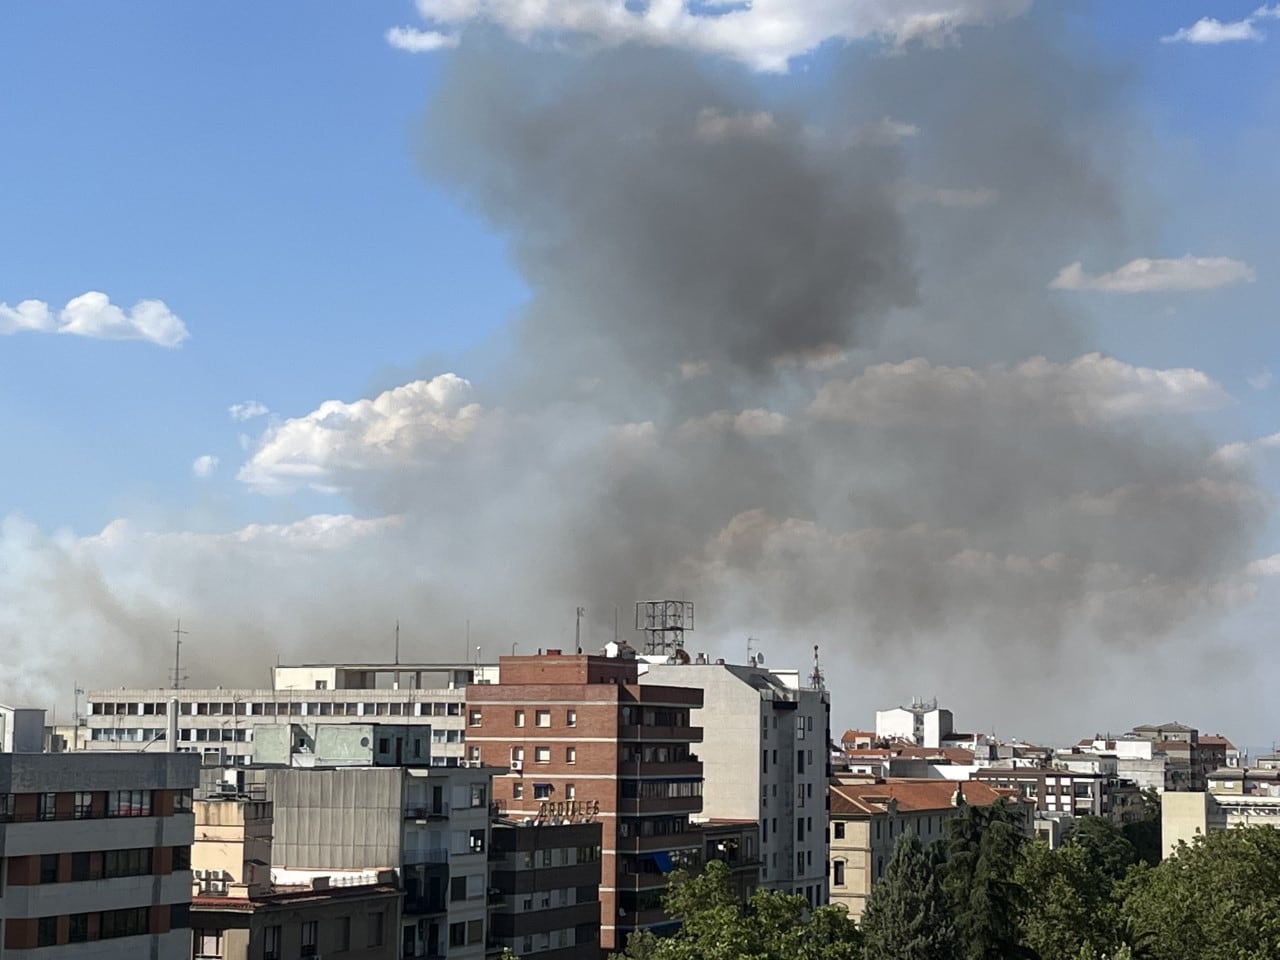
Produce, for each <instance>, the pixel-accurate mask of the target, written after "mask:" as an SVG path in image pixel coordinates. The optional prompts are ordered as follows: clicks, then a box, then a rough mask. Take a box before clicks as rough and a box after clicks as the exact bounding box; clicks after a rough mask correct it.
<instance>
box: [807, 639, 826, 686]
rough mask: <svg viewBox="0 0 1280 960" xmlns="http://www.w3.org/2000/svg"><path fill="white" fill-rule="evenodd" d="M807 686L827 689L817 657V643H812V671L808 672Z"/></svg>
mask: <svg viewBox="0 0 1280 960" xmlns="http://www.w3.org/2000/svg"><path fill="white" fill-rule="evenodd" d="M809 686H811V687H813V689H815V690H825V689H827V684H826V678H825V677H824V676H823V675H822V662H821V661H820V660H819V659H818V645H817V644H816V643H815V644H814V645H813V673H811V674H809Z"/></svg>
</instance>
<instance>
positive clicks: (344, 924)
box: [335, 917, 351, 951]
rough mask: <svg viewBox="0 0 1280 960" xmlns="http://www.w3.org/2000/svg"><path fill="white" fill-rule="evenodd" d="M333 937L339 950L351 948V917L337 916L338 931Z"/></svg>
mask: <svg viewBox="0 0 1280 960" xmlns="http://www.w3.org/2000/svg"><path fill="white" fill-rule="evenodd" d="M335 939H336V940H337V941H338V943H337V949H338V950H339V951H342V950H350V949H351V918H350V917H339V918H338V932H337V936H336V938H335Z"/></svg>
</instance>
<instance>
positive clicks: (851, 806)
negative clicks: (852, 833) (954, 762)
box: [830, 778, 1017, 814]
mask: <svg viewBox="0 0 1280 960" xmlns="http://www.w3.org/2000/svg"><path fill="white" fill-rule="evenodd" d="M957 789H959V790H961V791H962V793H963V796H964V801H965V802H966V803H970V804H974V805H975V806H984V807H985V806H989V805H990V804H993V803H995V802H997V801H998V800H1002V799H1010V798H1013V797H1016V795H1017V792H1016V791H1010V790H999V789H996V788H994V787H990V786H988V785H987V784H985V783H981V782H979V781H976V780H908V779H896V778H895V779H890V780H881V781H876V782H863V783H851V782H850V783H838V784H832V785H831V788H830V790H831V812H832V813H833V814H835V813H845V814H868V813H880V812H883V810H884V807H885V806H886V805H887V804H888V803H889V802H890V801H891V800H896V801H897V808H898V809H899V810H902V811H907V812H915V811H923V810H946V809H950V808H951V807H952V806H954V804H953V802H952V798H953V797H954V796H955V793H956V790H957Z"/></svg>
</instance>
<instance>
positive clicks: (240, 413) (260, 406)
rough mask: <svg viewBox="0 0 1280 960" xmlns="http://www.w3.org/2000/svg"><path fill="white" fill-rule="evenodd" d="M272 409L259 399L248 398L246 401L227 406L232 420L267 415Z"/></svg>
mask: <svg viewBox="0 0 1280 960" xmlns="http://www.w3.org/2000/svg"><path fill="white" fill-rule="evenodd" d="M270 412H271V411H270V410H269V409H268V408H267V405H266V404H265V403H259V402H258V401H257V400H246V401H244V403H233V404H232V405H231V406H229V407H227V413H229V414H230V415H231V419H232V420H241V421H243V420H252V419H253V418H254V417H265V416H266V415H267V414H268V413H270Z"/></svg>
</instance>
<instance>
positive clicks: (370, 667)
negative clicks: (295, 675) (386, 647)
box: [275, 660, 498, 673]
mask: <svg viewBox="0 0 1280 960" xmlns="http://www.w3.org/2000/svg"><path fill="white" fill-rule="evenodd" d="M482 667H491V668H493V669H495V670H496V669H497V668H498V664H497V663H465V662H456V663H448V662H441V661H432V662H416V663H415V662H412V661H408V660H401V661H400V662H399V663H279V664H276V666H275V669H277V670H358V671H363V672H365V673H395V672H396V671H399V672H400V673H413V672H414V671H417V670H421V671H424V672H425V671H428V670H478V669H480V668H482Z"/></svg>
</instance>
